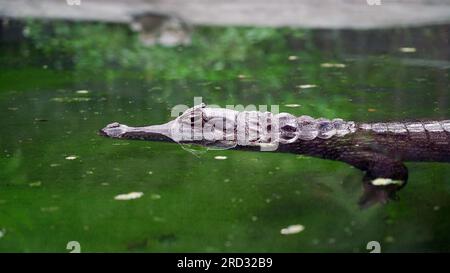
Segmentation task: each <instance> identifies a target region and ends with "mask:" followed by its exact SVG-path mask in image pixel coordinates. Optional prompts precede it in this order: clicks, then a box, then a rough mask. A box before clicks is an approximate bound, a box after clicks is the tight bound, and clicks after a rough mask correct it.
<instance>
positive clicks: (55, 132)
mask: <svg viewBox="0 0 450 273" xmlns="http://www.w3.org/2000/svg"><path fill="white" fill-rule="evenodd" d="M449 28H450V1H446V0H409V1H406V0H405V1H402V0H396V1H395V0H390V1H389V0H379V1H377V0H367V1H366V0H323V1H313V0H310V1H307V0H299V1H292V0H291V1H288V0H280V1H276V2H275V1H268V0H260V1H257V0H229V1H225V0H209V1H207V0H185V1H182V0H160V1H150V0H149V1H144V0H130V1H119V0H67V1H66V0H58V1H57V0H40V1H35V0H16V1H12V0H11V1H6V0H0V124H2V134H1V136H0V251H2V252H10V251H14V252H36V251H37V252H67V251H68V250H66V245H67V243H68V242H69V241H78V242H79V243H80V245H81V250H82V251H83V252H97V251H106V252H117V251H120V252H123V251H130V252H185V251H189V252H367V249H366V245H367V243H368V242H369V241H379V242H380V244H381V248H382V251H383V252H397V251H408V252H409V251H411V252H418V251H427V252H439V251H449V250H450V249H449V246H450V235H449V233H448V229H449V228H450V218H449V217H448V215H449V213H450V206H449V204H450V179H449V177H450V166H449V165H447V164H444V163H408V164H407V166H408V168H409V171H410V179H409V184H408V185H407V186H406V187H405V188H404V189H403V190H402V191H400V193H399V196H400V200H398V201H395V202H391V203H389V204H387V205H384V206H381V205H377V206H374V207H371V208H369V209H365V210H361V209H360V208H359V207H358V206H357V201H358V198H359V196H360V194H361V193H362V183H361V179H362V176H363V174H362V173H361V172H360V171H358V170H356V169H354V168H352V167H350V166H348V165H346V164H344V163H340V162H334V161H327V160H320V159H315V158H309V157H303V156H296V155H287V154H272V153H251V152H240V151H206V150H203V149H202V148H199V147H191V148H192V149H195V150H196V151H197V152H196V155H193V154H192V153H189V152H187V151H186V150H184V149H182V148H181V147H180V146H179V145H176V144H165V143H146V142H132V141H129V142H128V141H114V140H109V139H104V138H100V137H99V136H97V131H98V129H100V128H102V127H104V126H105V125H106V124H108V123H110V122H112V121H118V122H121V123H125V124H129V125H147V124H157V123H163V122H166V121H168V120H169V119H170V109H171V108H172V107H173V106H175V105H177V104H186V105H192V103H193V97H194V96H201V97H203V101H204V102H206V103H207V104H216V105H221V106H225V105H227V104H233V105H234V104H242V105H248V104H254V105H280V111H284V112H289V113H292V114H294V115H304V114H305V115H311V116H314V117H325V118H336V117H340V118H344V119H349V120H355V121H366V122H373V121H389V120H406V119H449V118H450V105H449V104H450V101H449V98H450V91H449V86H450V78H449V70H450V46H449ZM216 156H221V157H222V158H223V157H225V158H226V159H225V160H217V159H215V157H216ZM129 192H142V193H143V195H142V197H141V198H138V199H135V200H126V201H121V200H116V199H115V197H116V196H117V195H120V194H126V193H129ZM292 225H294V226H297V227H298V226H301V227H302V228H301V229H297V232H296V233H295V234H282V233H283V232H281V230H283V229H284V228H286V227H289V226H292ZM299 230H300V231H299Z"/></svg>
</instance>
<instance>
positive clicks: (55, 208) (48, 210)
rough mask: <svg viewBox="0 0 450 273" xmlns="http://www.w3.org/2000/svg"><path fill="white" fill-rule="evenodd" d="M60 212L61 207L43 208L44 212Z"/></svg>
mask: <svg viewBox="0 0 450 273" xmlns="http://www.w3.org/2000/svg"><path fill="white" fill-rule="evenodd" d="M57 210H59V207H45V208H41V211H42V212H55V211H57Z"/></svg>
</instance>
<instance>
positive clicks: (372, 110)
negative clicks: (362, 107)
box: [367, 108, 377, 113]
mask: <svg viewBox="0 0 450 273" xmlns="http://www.w3.org/2000/svg"><path fill="white" fill-rule="evenodd" d="M376 111H377V109H375V108H369V109H367V112H372V113H373V112H376Z"/></svg>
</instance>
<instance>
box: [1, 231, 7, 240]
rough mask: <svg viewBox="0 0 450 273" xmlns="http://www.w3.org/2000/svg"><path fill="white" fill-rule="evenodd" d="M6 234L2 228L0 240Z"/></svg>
mask: <svg viewBox="0 0 450 273" xmlns="http://www.w3.org/2000/svg"><path fill="white" fill-rule="evenodd" d="M5 234H6V230H5V229H4V228H2V229H0V239H1V238H3V237H4V236H5Z"/></svg>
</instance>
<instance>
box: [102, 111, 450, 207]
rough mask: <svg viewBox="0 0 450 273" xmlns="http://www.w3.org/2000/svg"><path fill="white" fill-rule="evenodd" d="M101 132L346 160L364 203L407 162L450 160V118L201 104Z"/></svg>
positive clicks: (397, 180) (388, 186)
mask: <svg viewBox="0 0 450 273" xmlns="http://www.w3.org/2000/svg"><path fill="white" fill-rule="evenodd" d="M100 135H103V136H106V137H111V138H118V139H140V140H150V141H169V142H177V143H190V144H198V145H202V146H207V147H213V148H216V149H217V148H219V149H220V148H222V149H236V150H251V151H271V152H283V153H294V154H298V155H307V156H313V157H319V158H323V159H329V160H338V161H342V162H345V163H348V164H350V165H352V166H354V167H356V168H358V169H360V170H362V171H364V172H365V176H364V178H363V182H364V183H363V185H364V194H363V195H362V197H361V199H360V202H359V204H360V205H361V206H362V207H367V206H370V205H372V204H374V203H377V202H380V203H385V202H387V201H388V200H389V199H395V198H396V196H397V195H396V192H397V191H398V190H399V189H401V188H402V187H403V186H404V185H405V184H406V182H407V180H408V169H407V168H406V166H405V165H404V163H403V162H406V161H415V162H417V161H435V162H450V120H443V121H417V122H415V121H408V122H406V121H402V122H378V123H362V122H361V123H360V122H353V121H344V120H342V119H333V120H329V119H325V118H318V119H315V118H312V117H309V116H300V117H295V116H293V115H291V114H288V113H279V114H272V113H270V112H257V111H236V110H231V109H224V108H210V107H206V105H204V104H201V105H197V106H194V107H193V108H189V109H188V110H186V111H185V112H184V113H183V114H181V115H180V116H178V117H177V118H175V119H174V120H172V121H169V122H168V123H165V124H162V125H151V126H143V127H130V126H127V125H123V124H120V123H117V122H114V123H111V124H109V125H107V126H106V127H105V128H103V129H101V130H100Z"/></svg>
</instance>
